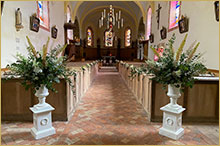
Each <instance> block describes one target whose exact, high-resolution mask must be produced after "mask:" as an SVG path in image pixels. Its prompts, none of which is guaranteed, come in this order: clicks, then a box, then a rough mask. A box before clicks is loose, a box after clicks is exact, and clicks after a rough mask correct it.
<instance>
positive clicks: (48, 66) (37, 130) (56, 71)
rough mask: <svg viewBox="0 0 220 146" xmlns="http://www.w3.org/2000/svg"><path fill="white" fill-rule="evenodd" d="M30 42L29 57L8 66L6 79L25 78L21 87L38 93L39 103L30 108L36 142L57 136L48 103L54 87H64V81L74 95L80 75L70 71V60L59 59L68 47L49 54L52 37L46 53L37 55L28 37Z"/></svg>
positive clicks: (40, 52) (38, 52) (20, 57)
mask: <svg viewBox="0 0 220 146" xmlns="http://www.w3.org/2000/svg"><path fill="white" fill-rule="evenodd" d="M26 38H27V42H28V44H29V47H27V50H28V56H27V57H25V56H24V55H21V54H17V56H16V58H17V61H16V62H15V63H12V64H10V65H7V69H8V70H9V71H7V72H5V73H4V76H5V78H6V79H12V78H21V79H23V80H21V84H22V85H23V86H24V87H25V89H26V90H28V89H29V88H33V89H34V92H35V96H37V97H38V100H39V103H38V104H36V105H34V106H33V107H30V110H31V111H32V112H33V123H34V127H33V128H31V134H32V135H33V136H34V138H35V139H40V138H43V137H46V136H49V135H53V134H55V133H56V132H55V129H54V127H53V126H52V118H51V112H52V111H53V110H54V107H52V106H51V105H50V104H48V103H46V96H48V95H49V92H48V90H51V91H53V92H57V90H56V89H55V88H54V87H53V85H54V83H60V79H61V78H62V79H64V80H65V81H66V82H67V83H68V84H69V85H70V86H71V87H72V92H74V90H73V87H74V86H73V83H72V81H71V77H72V76H75V75H76V71H74V70H70V69H69V68H67V67H66V64H65V60H66V58H65V57H64V56H59V55H60V53H61V52H63V51H64V49H65V48H66V46H67V44H66V45H64V46H61V45H58V46H57V47H55V48H54V49H52V50H51V51H50V52H48V45H49V41H50V38H49V37H48V40H47V43H46V44H44V45H43V49H42V51H36V49H35V47H34V46H33V44H32V43H31V41H30V39H29V38H28V36H27V37H26Z"/></svg>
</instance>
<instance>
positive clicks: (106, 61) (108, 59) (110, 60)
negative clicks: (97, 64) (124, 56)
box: [102, 56, 116, 66]
mask: <svg viewBox="0 0 220 146" xmlns="http://www.w3.org/2000/svg"><path fill="white" fill-rule="evenodd" d="M102 60H103V66H114V64H115V63H116V57H115V56H102Z"/></svg>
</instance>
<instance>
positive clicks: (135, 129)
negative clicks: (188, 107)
mask: <svg viewBox="0 0 220 146" xmlns="http://www.w3.org/2000/svg"><path fill="white" fill-rule="evenodd" d="M32 126H33V124H32V123H30V122H7V121H6V122H2V127H1V132H2V137H1V138H2V144H3V145H4V144H10V145H17V144H19V145H26V144H32V145H39V144H40V145H51V144H52V145H67V144H72V145H82V144H83V145H86V144H89V145H91V144H92V145H108V144H111V145H114V144H117V145H120V144H121V145H124V144H127V145H129V144H131V145H151V144H152V145H165V144H168V145H183V144H187V145H192V144H195V145H211V144H218V141H217V140H218V136H217V138H216V135H212V136H210V133H212V130H213V128H214V129H218V126H214V127H213V125H210V126H207V125H201V126H198V125H197V126H195V125H186V126H185V125H183V126H184V128H185V134H184V136H183V137H181V138H180V139H179V140H177V141H174V140H171V139H169V138H166V137H164V136H161V135H159V128H160V127H161V123H151V122H149V121H148V120H147V117H146V113H145V111H144V109H143V108H142V106H141V105H140V104H139V103H138V102H137V101H136V98H135V97H134V96H133V94H132V92H131V91H130V90H129V89H128V88H127V86H126V85H125V83H124V82H123V80H122V79H121V77H120V75H119V74H118V73H116V72H114V73H99V74H98V75H97V77H96V79H95V80H94V82H93V83H92V85H91V86H90V88H89V89H88V91H87V93H86V94H85V95H84V97H83V98H82V101H81V103H80V104H79V106H78V107H77V109H76V111H75V114H74V115H73V117H72V118H71V120H70V121H69V122H60V121H56V122H53V126H54V127H55V128H56V132H57V133H56V134H55V135H52V136H49V137H46V138H43V139H40V140H35V139H34V138H33V137H32V135H31V134H30V132H29V131H28V130H29V128H31V127H32ZM201 130H202V131H201ZM206 131H208V132H209V133H208V132H206ZM210 137H214V138H215V139H210Z"/></svg>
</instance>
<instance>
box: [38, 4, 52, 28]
mask: <svg viewBox="0 0 220 146" xmlns="http://www.w3.org/2000/svg"><path fill="white" fill-rule="evenodd" d="M36 2H37V17H38V18H39V13H40V10H39V6H38V1H36ZM42 2H45V1H42ZM46 2H47V12H48V27H45V26H42V25H41V24H40V28H43V29H44V30H46V31H49V32H50V8H49V5H50V3H49V1H46Z"/></svg>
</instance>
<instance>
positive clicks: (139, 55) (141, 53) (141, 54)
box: [137, 37, 144, 60]
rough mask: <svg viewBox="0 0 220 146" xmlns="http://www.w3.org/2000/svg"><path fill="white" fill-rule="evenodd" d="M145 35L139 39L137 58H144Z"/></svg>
mask: <svg viewBox="0 0 220 146" xmlns="http://www.w3.org/2000/svg"><path fill="white" fill-rule="evenodd" d="M143 40H144V37H140V38H139V39H138V41H137V47H138V49H137V59H140V60H143V59H144V44H143V42H142V41H143Z"/></svg>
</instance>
